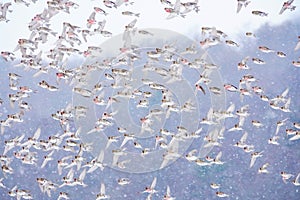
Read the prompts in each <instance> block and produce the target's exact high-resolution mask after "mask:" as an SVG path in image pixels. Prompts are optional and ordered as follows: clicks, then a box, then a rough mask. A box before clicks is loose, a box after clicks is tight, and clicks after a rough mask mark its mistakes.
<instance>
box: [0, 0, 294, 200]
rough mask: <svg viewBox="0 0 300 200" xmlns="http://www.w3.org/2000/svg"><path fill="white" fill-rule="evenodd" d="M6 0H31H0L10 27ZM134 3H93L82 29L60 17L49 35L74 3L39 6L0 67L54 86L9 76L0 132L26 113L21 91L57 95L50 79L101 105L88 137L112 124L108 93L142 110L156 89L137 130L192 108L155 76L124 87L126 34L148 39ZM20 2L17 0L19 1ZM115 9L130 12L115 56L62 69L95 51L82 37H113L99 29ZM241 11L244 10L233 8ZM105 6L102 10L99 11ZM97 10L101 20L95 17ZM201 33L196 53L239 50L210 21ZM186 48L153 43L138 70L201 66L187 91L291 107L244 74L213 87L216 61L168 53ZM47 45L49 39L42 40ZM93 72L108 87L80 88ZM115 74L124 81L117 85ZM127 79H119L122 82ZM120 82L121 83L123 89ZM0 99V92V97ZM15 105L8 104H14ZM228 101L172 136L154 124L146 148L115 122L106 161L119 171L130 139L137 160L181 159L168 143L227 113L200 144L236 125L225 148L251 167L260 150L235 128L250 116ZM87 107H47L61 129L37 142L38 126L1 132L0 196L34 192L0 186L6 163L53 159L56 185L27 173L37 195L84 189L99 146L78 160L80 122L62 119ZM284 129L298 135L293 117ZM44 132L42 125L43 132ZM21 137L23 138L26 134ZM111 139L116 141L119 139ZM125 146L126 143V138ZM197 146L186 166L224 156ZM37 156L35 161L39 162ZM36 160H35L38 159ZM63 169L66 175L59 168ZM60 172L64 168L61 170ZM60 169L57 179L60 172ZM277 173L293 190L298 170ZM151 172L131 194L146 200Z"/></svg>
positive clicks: (60, 0) (175, 72)
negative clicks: (100, 73) (0, 192)
mask: <svg viewBox="0 0 300 200" xmlns="http://www.w3.org/2000/svg"><path fill="white" fill-rule="evenodd" d="M13 3H15V4H24V5H25V6H27V7H28V6H30V4H32V3H36V1H35V0H32V1H29V0H28V1H25V0H14V2H9V3H4V4H3V3H0V13H1V15H0V19H1V21H2V22H1V23H10V20H13V19H10V13H11V12H12V10H10V6H11V5H12V4H13ZM161 3H162V5H164V6H165V8H164V11H165V12H166V13H167V19H172V18H175V17H183V18H184V17H185V16H186V15H188V14H189V13H190V12H196V13H198V12H201V6H199V3H198V0H195V1H193V2H184V3H183V2H181V1H180V0H176V1H175V2H174V3H173V2H171V1H168V0H161ZM250 3H251V1H250V0H237V13H239V12H240V11H241V9H247V6H248V5H249V4H250ZM133 4H134V2H133V1H130V0H115V1H110V0H103V2H102V5H101V7H94V8H93V10H92V12H91V14H90V15H89V16H88V17H87V19H86V27H79V26H76V25H74V24H70V23H68V22H63V23H62V27H63V29H62V32H61V33H60V34H59V33H58V32H56V31H55V30H52V28H51V20H52V19H53V18H54V17H55V16H57V15H59V13H61V12H65V13H70V14H71V13H72V11H73V10H74V9H77V8H78V7H79V5H78V4H76V3H75V2H72V1H69V0H49V1H47V6H46V7H45V8H44V10H43V11H42V12H41V13H39V14H36V15H35V16H34V17H33V18H32V20H31V21H30V22H29V25H28V29H29V30H30V32H31V34H30V36H29V38H20V39H19V40H18V43H17V46H16V48H15V49H14V50H13V51H7V50H2V51H1V57H2V59H4V60H5V61H6V62H7V63H10V64H11V65H12V66H15V67H19V68H20V67H23V69H24V72H25V73H26V72H28V71H30V72H32V71H33V72H34V75H33V78H35V79H38V78H39V77H40V76H41V75H42V74H47V75H49V76H51V77H52V78H53V77H55V79H56V84H55V83H49V81H48V80H40V81H39V83H38V85H37V87H32V88H31V87H29V86H24V85H21V84H20V82H21V80H22V79H25V77H24V76H22V75H20V74H17V73H14V72H9V73H8V78H9V85H8V87H9V89H10V91H11V93H10V94H9V95H8V97H3V96H1V97H0V105H1V106H6V105H7V104H9V106H10V107H11V108H12V109H17V110H18V112H15V113H9V114H8V115H6V116H4V115H2V114H1V115H0V116H1V122H0V123H1V134H2V135H5V134H9V132H10V129H11V128H12V127H13V126H14V124H16V123H22V122H24V120H25V119H26V114H27V112H31V111H32V110H34V109H35V108H34V106H32V105H30V103H28V102H30V97H31V96H32V95H35V94H36V93H38V92H39V91H40V90H42V89H44V90H47V91H49V92H58V91H59V90H60V84H63V82H64V83H66V84H68V85H70V86H74V85H75V84H76V83H80V84H79V85H76V86H75V87H73V90H72V91H73V92H74V93H76V94H78V95H81V96H82V97H85V98H87V99H89V100H91V101H93V102H94V103H95V105H97V106H102V107H103V108H105V111H104V112H103V113H102V115H101V117H100V118H99V120H98V121H97V124H96V126H95V129H92V130H91V131H90V133H89V134H97V132H101V131H104V130H105V129H106V128H107V127H109V126H112V125H113V124H114V122H113V121H114V115H116V114H117V113H111V112H109V109H108V108H110V106H111V105H112V104H113V103H118V98H127V99H138V98H140V97H141V96H142V97H143V98H141V99H140V100H139V101H137V106H136V107H137V109H143V108H146V109H148V108H149V101H148V98H149V97H151V95H152V94H151V91H160V92H161V93H162V94H163V95H162V99H161V102H162V105H161V109H158V110H157V109H156V110H151V112H149V115H147V116H145V117H144V118H141V119H140V120H141V121H140V122H141V126H142V127H143V128H144V130H145V131H148V132H151V127H152V125H153V120H151V117H154V118H155V117H157V115H161V114H167V115H169V116H170V115H172V113H182V112H192V111H193V110H194V109H195V108H196V106H195V105H193V103H191V102H188V101H187V102H185V103H184V105H178V102H176V101H175V100H174V97H173V96H172V94H170V91H168V89H167V87H166V86H164V85H162V84H159V83H157V82H155V80H143V83H144V84H145V85H146V86H148V87H149V88H150V90H149V91H139V90H136V88H130V85H129V84H130V81H132V80H131V79H130V77H131V72H132V70H133V69H132V68H133V66H132V64H133V63H134V62H135V61H136V60H139V59H140V58H141V57H140V52H139V47H136V46H134V45H133V44H132V37H134V35H135V34H140V35H147V36H149V37H151V36H153V34H152V33H151V32H149V31H147V30H143V29H139V28H137V27H136V23H137V19H138V18H139V17H140V13H134V12H131V11H129V10H127V8H128V7H130V6H131V5H133ZM19 6H23V5H19ZM123 6H125V7H126V11H122V12H121V14H122V15H124V16H130V17H133V18H134V20H132V21H131V22H130V23H128V24H126V26H125V28H124V34H123V40H124V45H123V46H122V47H121V48H120V53H122V55H123V57H122V58H121V59H119V58H118V60H117V61H116V58H107V59H105V60H103V61H102V62H98V61H97V62H95V63H93V64H89V65H82V66H80V67H77V68H67V67H66V66H67V64H66V63H67V62H68V59H69V57H70V56H71V55H72V56H73V55H76V56H79V57H84V58H86V59H88V58H92V59H93V58H97V57H98V56H99V55H101V51H102V49H101V47H98V46H92V45H90V46H88V48H87V49H85V50H82V49H81V48H80V47H81V45H82V44H83V43H88V42H89V37H94V36H96V35H100V36H102V37H107V38H110V37H112V36H113V33H112V32H110V31H109V30H106V29H105V25H106V20H105V16H107V15H109V10H110V9H120V8H121V7H123ZM243 7H244V8H243ZM295 9H296V6H294V5H293V0H289V1H286V2H284V3H283V6H282V8H281V10H280V11H279V14H283V13H284V12H285V11H287V10H290V11H294V10H295ZM106 10H108V11H106ZM252 14H253V15H258V16H260V17H268V13H266V12H263V11H259V10H254V11H252ZM100 16H102V17H103V18H104V19H103V20H102V21H101V20H99V18H100ZM201 31H202V37H203V40H201V41H199V45H200V46H201V47H202V49H204V50H207V49H209V48H210V47H211V46H215V45H219V44H226V45H229V46H231V47H239V44H237V43H236V42H235V41H233V40H229V39H228V36H227V34H226V33H224V32H223V31H221V30H218V29H216V28H215V27H202V30H201ZM246 36H247V37H253V38H255V37H256V35H255V34H254V33H252V32H247V33H246ZM49 38H51V40H53V39H54V40H55V43H54V45H52V46H51V47H50V49H47V52H45V51H42V50H41V49H40V46H41V45H44V44H47V43H48V41H49ZM195 45H196V44H192V45H190V46H188V47H186V49H185V50H184V51H183V52H177V48H176V47H174V46H172V44H168V45H164V46H163V47H157V48H156V49H154V50H152V51H148V52H146V55H147V59H149V60H150V62H149V63H148V65H145V66H144V70H145V71H151V72H153V73H157V74H159V75H160V76H162V77H165V78H166V79H168V80H171V81H174V80H175V81H180V80H181V78H182V72H183V71H184V70H185V69H186V68H189V69H197V70H201V75H200V77H199V80H197V81H196V82H195V83H194V86H193V87H194V89H195V95H196V96H198V95H202V96H203V95H207V94H208V93H210V94H211V95H220V94H221V93H223V92H225V91H226V92H232V93H237V94H239V96H240V100H241V102H243V99H244V98H247V96H251V97H252V98H254V97H253V96H254V95H257V96H258V97H259V98H260V99H261V100H262V101H264V102H266V103H268V104H269V106H270V107H271V108H272V109H274V110H276V111H277V112H284V113H291V112H292V109H291V108H290V106H291V102H292V99H291V97H289V88H287V89H286V90H285V91H283V92H282V93H281V94H278V95H277V96H274V97H270V96H267V95H266V92H265V91H264V90H263V88H261V87H260V86H258V85H257V83H258V80H257V79H256V78H255V77H254V76H253V75H250V74H245V75H244V76H243V77H242V78H241V79H240V80H239V85H238V86H236V85H234V84H231V83H225V84H224V87H223V88H219V87H214V86H208V85H209V84H210V83H211V82H212V80H211V77H210V74H211V73H212V71H214V70H218V68H219V66H217V65H215V64H213V63H208V62H207V61H206V59H205V58H206V56H207V55H206V54H205V55H204V56H203V58H201V59H196V60H188V59H182V58H181V57H178V56H175V54H180V55H182V56H183V55H189V54H195V53H197V50H196V47H195ZM49 46H50V45H49ZM299 49H300V36H299V37H298V41H297V38H295V48H294V50H295V51H298V50H299ZM258 50H259V51H261V52H262V53H266V54H274V55H276V56H278V57H280V58H284V57H286V56H287V55H286V53H285V52H282V51H277V50H275V49H270V48H269V47H267V46H259V47H258ZM161 60H163V61H164V62H168V63H169V64H170V66H169V69H165V68H155V67H153V65H154V64H155V63H157V62H159V61H161ZM249 63H252V64H255V65H264V64H266V61H264V60H262V59H261V58H257V57H250V56H247V57H245V58H243V59H241V61H240V62H239V63H238V64H237V70H244V71H245V72H248V70H249V69H250V67H249ZM113 65H115V66H128V67H127V68H128V69H127V68H126V67H123V68H121V67H113ZM291 65H293V66H294V67H296V68H298V67H300V60H294V61H291ZM93 70H107V72H108V73H106V74H105V83H107V82H108V83H110V84H109V85H105V84H103V83H101V82H100V83H98V84H96V85H94V87H93V88H92V89H86V88H84V84H85V83H86V81H87V74H88V73H90V72H92V71H93ZM120 80H125V81H120ZM127 82H129V84H127ZM128 85H129V86H128ZM104 88H106V89H107V88H110V89H115V88H123V89H124V91H125V92H123V93H118V94H117V95H116V96H111V97H108V98H104V94H103V90H104ZM1 95H2V94H1ZM16 106H17V108H16ZM235 107H236V106H235V105H234V104H231V105H230V106H229V107H228V108H227V109H226V110H214V109H213V108H211V109H209V111H208V113H207V116H205V117H204V118H203V119H199V126H200V128H199V129H198V130H195V131H194V132H188V131H187V129H186V127H181V126H180V125H178V126H177V130H176V132H172V131H169V130H166V129H161V130H160V133H159V135H157V136H156V137H155V147H154V148H144V147H142V146H143V145H141V144H140V143H139V141H138V138H135V136H134V134H131V133H128V132H127V131H126V130H124V129H122V127H118V130H117V131H116V133H115V135H111V136H109V137H108V138H107V141H108V142H107V145H106V148H108V147H109V146H110V144H111V143H118V142H119V143H120V149H116V150H113V153H114V154H115V155H117V158H116V160H115V161H114V165H117V166H118V167H119V168H126V163H127V162H130V161H128V160H125V161H119V159H120V157H122V155H123V154H124V153H126V151H125V149H126V148H123V147H126V146H128V145H132V144H133V145H134V147H135V148H137V149H139V150H140V152H141V154H142V155H143V156H147V153H149V152H150V151H152V149H154V150H155V149H157V148H161V149H165V151H166V153H165V154H164V159H170V158H168V157H171V159H174V158H176V159H177V158H180V157H182V156H181V155H178V153H177V152H178V149H176V147H174V143H176V142H174V141H179V140H186V139H191V138H192V139H197V138H199V137H200V135H201V132H202V126H213V125H216V124H220V123H221V121H222V120H225V119H229V118H232V119H230V120H234V119H237V118H238V121H237V123H236V124H235V125H234V126H233V127H231V128H228V129H225V127H223V128H222V129H221V130H220V131H219V132H218V134H214V133H208V134H207V135H206V136H205V137H204V140H205V141H206V145H205V148H210V147H215V146H221V145H222V140H224V138H225V137H226V136H224V133H225V132H237V131H243V132H244V134H243V135H242V137H241V138H240V140H239V141H238V142H237V143H236V144H234V146H236V147H238V148H240V149H242V150H243V151H245V152H246V153H249V154H250V164H249V166H250V168H252V167H253V166H254V165H255V162H256V160H257V159H260V158H261V157H262V156H263V153H264V152H263V151H257V150H256V149H255V146H254V145H252V144H248V143H247V137H248V132H247V131H245V130H244V129H243V125H244V123H245V121H247V120H249V116H251V111H250V110H251V109H250V108H249V107H250V106H249V105H244V106H242V107H241V108H239V109H236V108H235ZM86 111H87V108H86V107H84V106H80V105H76V106H74V105H67V106H66V107H65V108H62V109H61V110H59V111H57V112H56V113H53V114H50V115H49V117H52V118H53V119H54V120H57V121H58V124H59V125H60V127H61V128H62V131H61V133H59V134H56V135H51V136H49V137H48V138H47V139H40V136H42V133H43V131H44V130H43V127H39V128H37V130H36V131H35V132H34V133H31V135H30V136H28V135H27V134H26V135H25V134H21V135H15V136H13V135H10V138H9V139H6V140H5V141H3V137H2V138H1V144H3V145H4V146H5V147H4V152H2V153H1V155H0V164H1V170H2V173H3V177H2V178H1V179H0V187H2V188H3V189H4V190H7V194H8V195H9V196H11V197H16V198H17V199H33V198H34V195H32V194H31V191H30V190H29V188H30V186H28V188H26V189H23V188H19V187H18V186H17V185H16V186H14V187H12V188H9V187H8V186H6V184H5V182H6V179H7V178H8V177H9V176H13V175H14V173H15V170H14V169H13V168H12V167H11V163H12V162H16V160H19V161H20V163H22V164H25V165H33V166H36V167H40V168H44V167H46V166H47V164H48V163H49V162H57V173H58V174H59V175H61V176H62V179H61V182H60V183H57V182H52V181H51V180H49V179H47V178H45V177H37V178H36V182H37V184H38V185H39V187H40V189H41V191H42V192H43V193H45V194H46V195H48V197H49V198H57V199H60V200H61V199H71V196H72V195H71V194H68V193H67V192H65V191H64V190H63V189H65V188H67V187H66V186H72V187H73V186H82V187H86V186H87V184H86V183H85V182H84V179H85V177H86V175H87V174H91V173H93V172H94V171H95V170H98V169H100V170H101V171H103V170H105V167H106V164H105V162H103V161H104V157H105V153H104V151H101V152H100V153H99V155H98V156H97V157H95V158H93V159H91V160H90V161H87V156H86V155H89V153H90V152H91V151H92V150H91V148H92V147H91V146H90V145H89V144H85V143H82V142H81V139H80V134H81V128H80V127H78V128H77V130H74V129H72V125H71V122H72V121H74V118H75V117H78V118H84V117H86ZM288 121H289V119H288V118H284V119H282V120H280V121H278V122H276V126H277V128H276V131H275V132H274V134H272V136H271V137H270V139H269V140H268V143H269V144H271V145H279V142H278V140H279V139H280V138H281V137H283V136H280V134H281V132H282V130H281V129H282V128H281V127H286V124H287V123H288ZM251 123H252V125H253V128H261V127H263V126H264V124H263V123H262V122H260V121H259V120H252V121H251ZM292 124H293V127H287V128H286V130H285V132H286V134H287V136H288V140H290V141H296V140H299V139H300V122H296V121H295V122H292ZM45 131H46V130H45ZM26 137H28V138H27V139H26ZM121 138H124V140H123V141H122V142H121ZM130 141H131V142H132V143H131V142H130ZM41 151H42V152H44V153H46V155H45V156H44V157H43V158H40V157H38V154H39V153H38V152H41ZM60 151H64V152H67V153H70V154H69V155H68V156H65V157H63V158H61V159H59V160H54V158H53V157H54V154H56V153H57V152H60ZM197 153H198V150H197V149H193V150H191V151H189V152H187V153H186V155H184V156H183V157H184V158H185V159H186V160H188V161H189V162H193V163H195V164H196V165H199V166H201V167H206V166H212V165H223V164H224V163H225V162H224V161H222V151H220V152H219V153H218V154H217V155H216V156H215V157H210V156H208V155H207V156H205V157H203V158H201V157H199V156H197ZM40 159H42V161H41V160H40ZM40 162H41V164H40ZM270 165H271V163H269V162H266V163H265V164H263V165H262V166H261V167H259V168H258V173H259V174H262V173H269V171H268V167H269V166H270ZM65 172H67V173H65ZM64 173H65V174H64ZM63 174H64V175H63ZM279 175H280V176H281V177H282V180H283V181H284V182H285V183H292V184H294V185H295V186H300V173H299V172H294V173H289V172H285V171H282V172H281V173H280V174H279ZM156 182H157V178H156V177H155V178H154V179H153V181H152V183H151V184H150V185H149V186H147V187H145V189H144V190H143V191H142V192H141V193H146V194H147V199H148V200H149V199H151V198H152V197H153V195H155V194H156V193H158V192H159V191H158V190H156V189H155V186H156ZM118 184H119V185H121V186H124V185H128V184H131V180H130V179H128V178H124V177H121V178H120V179H119V180H118ZM210 187H211V188H212V189H214V190H216V192H215V194H216V195H217V196H218V197H221V198H222V197H230V194H227V193H225V192H222V191H221V190H220V187H221V186H220V184H218V183H211V185H210ZM166 188H167V189H166V192H165V194H164V196H163V197H162V198H163V199H164V200H172V199H175V197H174V196H173V195H172V194H171V190H170V187H169V186H167V187H166ZM57 190H59V191H60V192H59V193H58V194H56V195H58V196H57V197H53V193H56V191H57ZM108 198H110V195H109V194H107V193H106V189H105V184H104V183H101V186H100V192H99V193H98V194H96V196H95V199H97V200H100V199H108Z"/></svg>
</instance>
